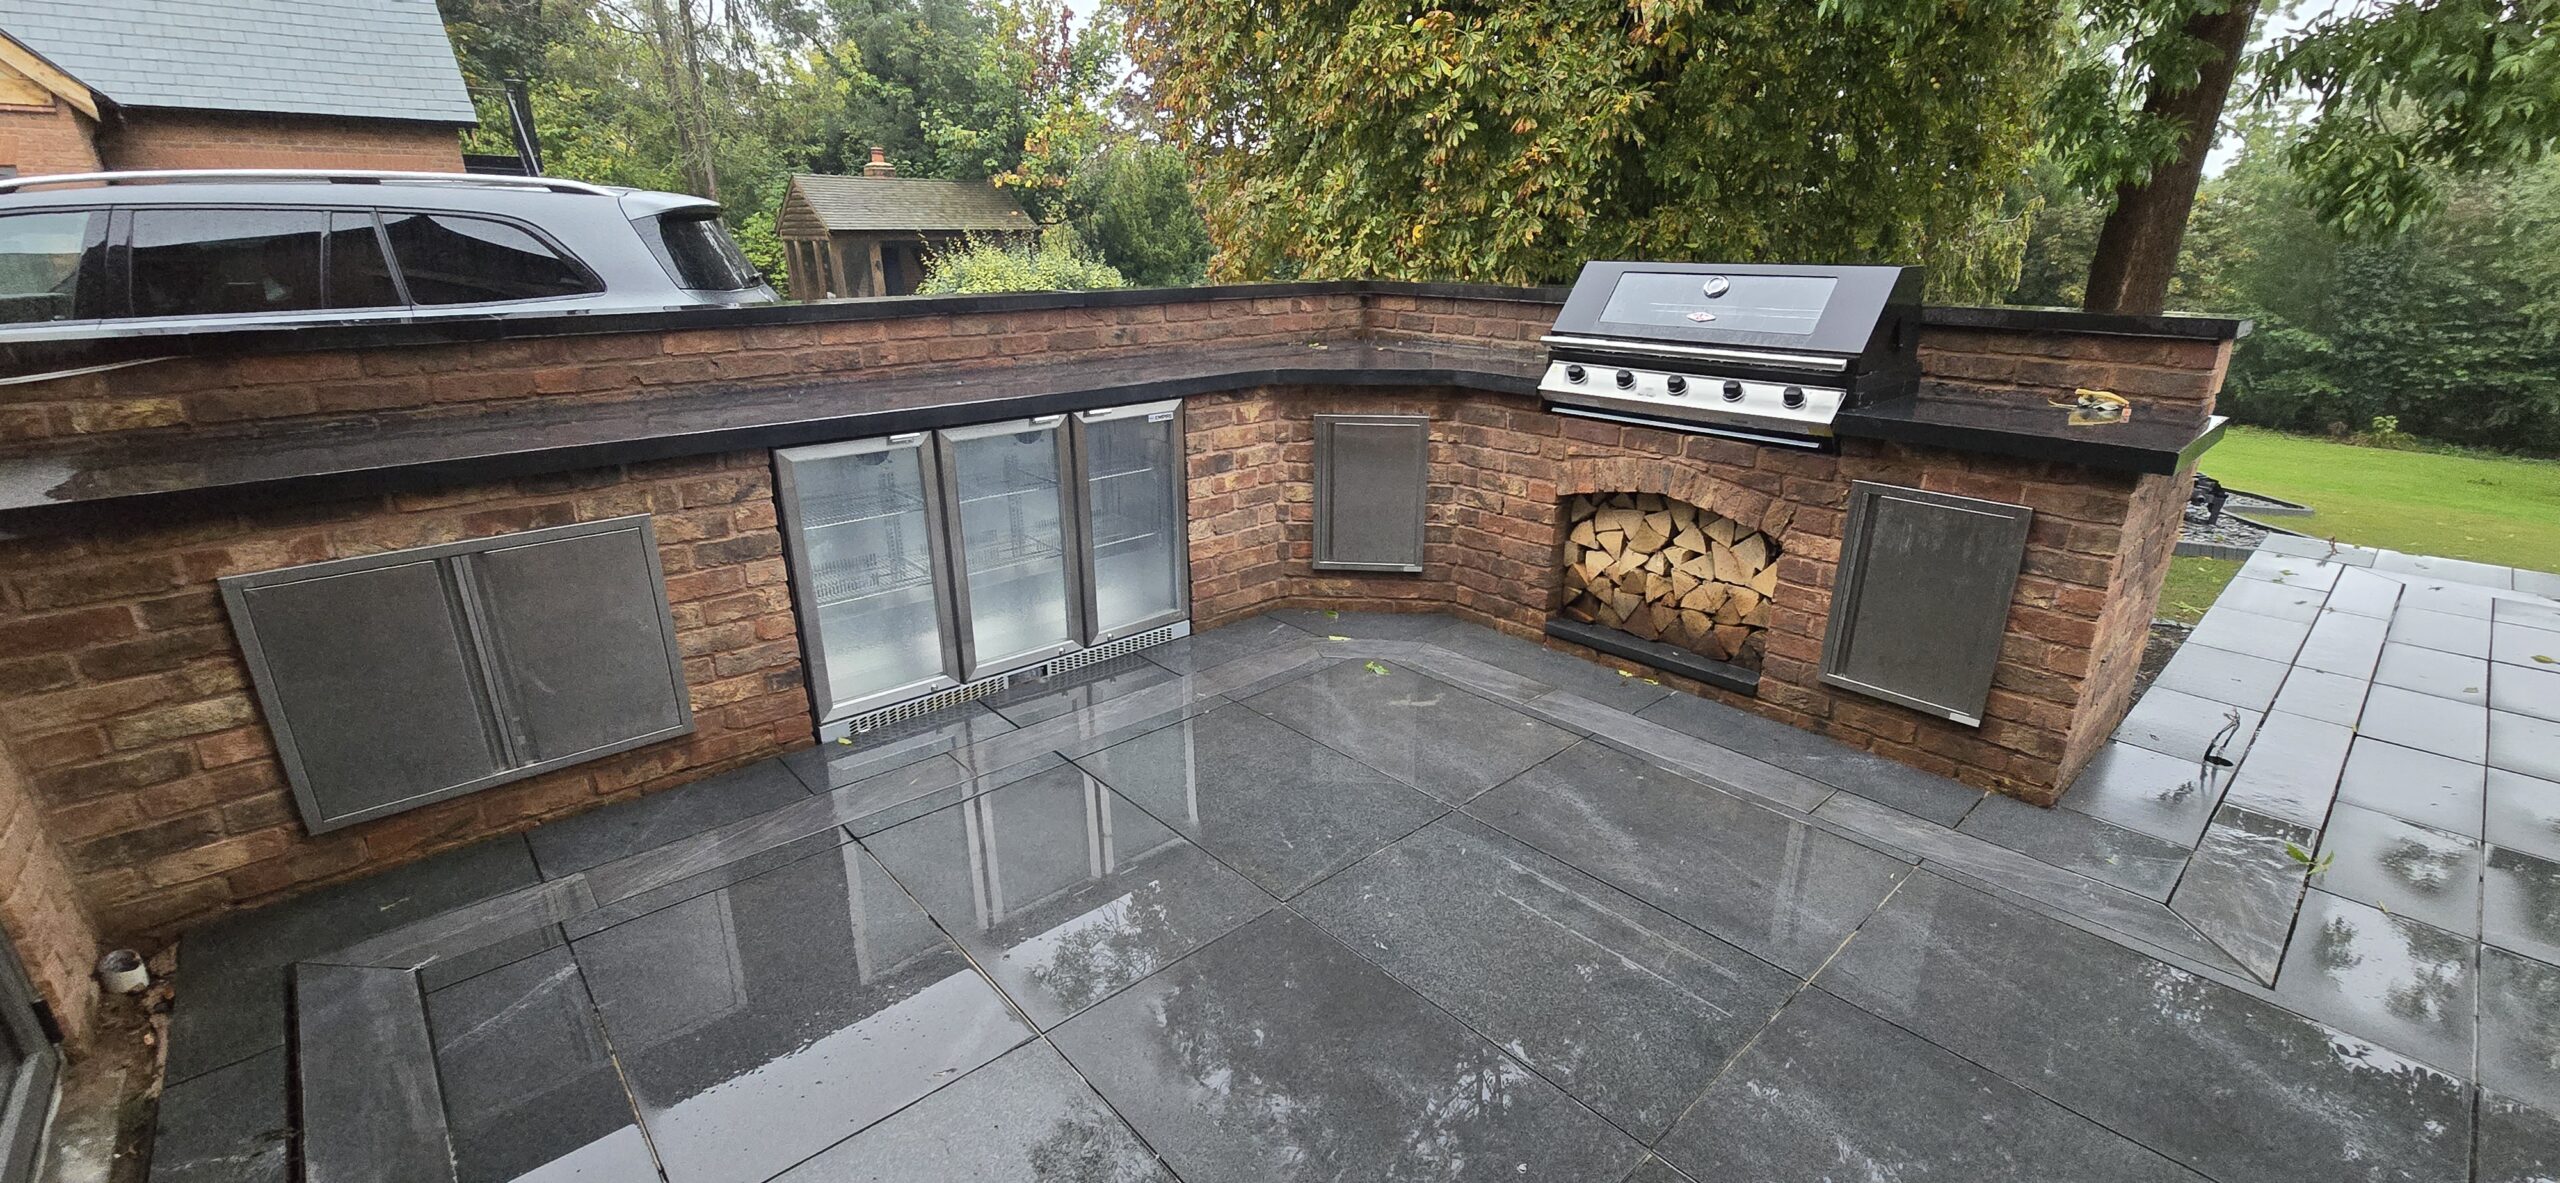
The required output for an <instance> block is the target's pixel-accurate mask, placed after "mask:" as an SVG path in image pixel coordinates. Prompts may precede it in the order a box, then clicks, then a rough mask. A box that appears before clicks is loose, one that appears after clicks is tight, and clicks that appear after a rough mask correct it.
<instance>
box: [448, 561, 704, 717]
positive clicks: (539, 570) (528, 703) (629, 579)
mask: <svg viewBox="0 0 2560 1183" xmlns="http://www.w3.org/2000/svg"><path fill="white" fill-rule="evenodd" d="M657 553H658V552H657V547H655V546H653V545H651V544H650V542H649V539H648V537H647V535H646V534H645V533H644V532H643V531H641V530H640V529H639V527H638V526H637V525H634V526H632V527H630V528H627V529H620V530H611V531H607V532H604V533H600V534H580V535H576V536H574V537H569V538H562V539H558V540H556V541H551V542H536V543H530V544H527V545H523V546H505V547H498V548H495V549H491V550H487V551H483V552H480V553H478V554H474V555H470V556H468V557H467V558H465V559H463V560H462V561H463V562H464V563H465V564H467V568H468V570H469V572H470V575H471V578H469V579H467V580H466V581H465V582H466V583H468V584H470V585H471V586H473V587H475V588H476V592H475V597H476V600H477V604H476V610H478V611H480V612H481V613H482V614H483V615H484V616H485V618H486V619H487V621H488V624H487V629H488V634H489V640H490V643H491V645H492V646H493V647H494V648H495V650H496V651H497V654H498V660H497V662H496V666H497V672H498V674H499V676H498V677H497V678H496V679H494V681H495V683H496V685H497V691H498V695H497V700H498V711H499V715H500V716H501V718H502V719H504V720H505V721H506V724H507V726H508V728H509V729H510V735H511V738H512V739H513V741H514V743H515V746H516V759H517V760H518V761H519V762H521V763H539V762H543V761H550V760H571V759H576V758H578V757H581V756H583V755H585V754H586V753H588V752H592V751H595V750H597V749H599V748H606V747H611V746H613V745H615V744H623V743H628V742H629V741H631V740H632V739H634V738H637V737H655V736H663V735H673V734H676V733H677V732H679V731H681V730H682V729H683V728H684V725H685V706H684V704H685V686H684V669H683V667H682V666H681V665H678V664H676V663H675V662H674V661H672V660H671V657H672V655H673V654H674V652H675V644H674V638H673V637H671V636H669V635H668V634H667V632H666V624H667V611H666V609H665V607H663V606H662V605H661V604H660V603H659V601H658V597H657V595H656V588H657V587H658V586H659V579H658V569H657V562H656V559H657Z"/></svg>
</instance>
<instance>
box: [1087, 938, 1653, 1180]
mask: <svg viewBox="0 0 2560 1183" xmlns="http://www.w3.org/2000/svg"><path fill="white" fill-rule="evenodd" d="M1054 1038H1055V1041H1056V1043H1057V1045H1058V1048H1059V1050H1061V1051H1063V1052H1065V1053H1066V1056H1067V1059H1068V1061H1069V1062H1070V1063H1072V1064H1073V1065H1074V1066H1075V1067H1076V1069H1077V1070H1078V1071H1079V1072H1081V1073H1082V1074H1083V1075H1084V1076H1085V1078H1086V1079H1088V1080H1090V1081H1091V1082H1092V1083H1093V1085H1094V1087H1095V1088H1096V1089H1098V1090H1100V1091H1101V1093H1102V1095H1103V1096H1104V1097H1105V1098H1106V1099H1108V1100H1109V1101H1110V1103H1111V1105H1112V1107H1113V1108H1115V1109H1116V1110H1118V1111H1119V1113H1120V1114H1121V1115H1122V1116H1123V1117H1125V1118H1126V1119H1127V1120H1128V1121H1129V1123H1130V1125H1131V1126H1133V1127H1134V1128H1136V1130H1137V1131H1138V1133H1139V1134H1140V1135H1141V1136H1143V1137H1145V1138H1146V1139H1147V1141H1148V1143H1149V1144H1151V1145H1153V1146H1154V1147H1155V1148H1156V1150H1157V1151H1158V1152H1160V1153H1162V1154H1163V1155H1164V1157H1165V1160H1166V1162H1167V1163H1168V1164H1170V1165H1171V1166H1172V1167H1173V1169H1174V1171H1175V1172H1176V1173H1177V1174H1179V1175H1180V1176H1181V1177H1182V1178H1183V1179H1184V1180H1185V1181H1186V1183H1231V1181H1232V1183H1263V1181H1274V1183H1278V1181H1289V1180H1334V1179H1355V1178H1356V1179H1375V1180H1403V1179H1412V1180H1423V1179H1431V1180H1444V1179H1445V1180H1466V1181H1486V1180H1504V1181H1510V1180H1520V1179H1614V1178H1618V1177H1620V1176H1622V1175H1624V1174H1625V1173H1626V1172H1627V1171H1628V1170H1630V1169H1631V1168H1632V1167H1633V1166H1634V1165H1635V1163H1636V1162H1637V1161H1638V1159H1639V1158H1640V1157H1641V1156H1642V1154H1643V1149H1642V1147H1640V1146H1638V1145H1637V1144H1636V1143H1635V1142H1634V1141H1633V1140H1631V1139H1629V1138H1628V1137H1627V1136H1626V1135H1624V1134H1622V1133H1619V1132H1618V1131H1617V1130H1615V1129H1613V1128H1611V1127H1610V1126H1609V1124H1608V1123H1607V1122H1605V1121H1602V1120H1601V1119H1600V1117H1599V1116H1598V1115H1597V1114H1594V1113H1592V1112H1591V1111H1590V1110H1588V1109H1585V1108H1583V1107H1582V1106H1581V1105H1579V1104H1577V1103H1575V1102H1574V1101H1573V1099H1572V1098H1570V1097H1568V1096H1566V1095H1565V1094H1564V1093H1563V1092H1561V1091H1560V1090H1558V1089H1557V1088H1556V1086H1554V1085H1552V1084H1549V1083H1547V1082H1546V1081H1545V1080H1543V1079H1540V1078H1539V1077H1538V1076H1537V1075H1536V1074H1535V1073H1533V1072H1531V1071H1529V1070H1528V1069H1527V1068H1525V1067H1523V1066H1521V1064H1520V1063H1519V1062H1518V1061H1517V1060H1514V1059H1512V1058H1511V1057H1510V1056H1509V1055H1506V1054H1505V1053H1504V1052H1503V1051H1502V1049H1500V1048H1498V1047H1495V1046H1494V1045H1493V1044H1492V1043H1490V1042H1487V1041H1486V1040H1485V1039H1484V1038H1483V1037H1481V1036H1479V1035H1477V1034H1475V1033H1474V1032H1472V1031H1469V1030H1467V1029H1466V1027H1465V1026H1463V1025H1461V1024H1460V1023H1459V1022H1458V1021H1457V1020H1456V1019H1454V1018H1451V1017H1450V1016H1449V1015H1448V1014H1447V1013H1445V1012H1443V1011H1441V1010H1439V1009H1438V1008H1436V1007H1434V1006H1432V1005H1431V1004H1430V1003H1429V1002H1427V1001H1425V1000H1424V999H1423V998H1422V997H1421V996H1420V995H1418V994H1415V993H1414V992H1413V991H1412V990H1410V989H1407V988H1406V987H1404V986H1403V985H1400V984H1398V983H1397V982H1396V981H1395V980H1394V979H1393V978H1390V977H1388V976H1387V975H1386V973H1385V972H1384V971H1381V970H1379V969H1378V968H1377V967H1375V966H1373V965H1370V964H1369V963H1367V962H1365V961H1362V960H1361V959H1360V958H1359V957H1357V956H1355V955H1353V953H1352V952H1351V950H1349V949H1347V948H1344V947H1343V946H1342V944H1341V943H1340V942H1337V941H1335V940H1334V939H1333V938H1331V937H1329V936H1326V935H1325V934H1324V933H1323V932H1322V931H1321V930H1319V929H1318V928H1316V926H1315V925H1313V924H1311V923H1309V922H1307V921H1306V920H1303V919H1301V918H1299V917H1297V916H1295V915H1291V914H1289V913H1288V912H1285V911H1282V912H1274V913H1271V914H1269V915H1266V916H1264V917H1263V918H1262V919H1260V920H1257V921H1254V922H1253V923H1251V924H1248V925H1246V926H1245V927H1244V928H1242V929H1239V930H1237V931H1236V932H1234V933H1231V934H1229V935H1227V936H1226V937H1224V938H1221V939H1220V940H1218V941H1217V942H1215V943H1213V944H1211V945H1210V946H1209V947H1208V948H1206V949H1203V950H1201V951H1200V952H1199V953H1197V954H1195V955H1193V956H1191V957H1189V958H1186V959H1184V960H1183V961H1182V962H1180V963H1179V964H1176V965H1175V966H1173V967H1172V968H1170V969H1168V970H1166V971H1164V972H1162V973H1159V974H1156V975H1155V976H1153V977H1150V978H1148V979H1146V980H1145V981H1143V982H1141V983H1139V984H1138V985H1137V986H1135V987H1133V988H1131V989H1129V990H1126V991H1123V992H1121V993H1120V994H1118V995H1116V996H1114V997H1112V998H1111V999H1109V1000H1106V1001H1105V1002H1103V1003H1102V1004H1101V1005H1099V1006H1096V1007H1094V1008H1093V1009H1091V1010H1089V1011H1086V1012H1085V1013H1084V1014H1082V1015H1079V1016H1077V1017H1076V1018H1074V1019H1072V1020H1070V1021H1068V1022H1067V1023H1066V1025H1064V1026H1062V1027H1060V1028H1058V1030H1057V1032H1056V1033H1055V1036H1054Z"/></svg>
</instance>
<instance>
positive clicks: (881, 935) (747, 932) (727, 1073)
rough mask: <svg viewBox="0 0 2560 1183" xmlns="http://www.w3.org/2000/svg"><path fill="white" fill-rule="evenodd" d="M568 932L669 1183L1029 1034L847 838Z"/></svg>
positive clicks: (836, 1133)
mask: <svg viewBox="0 0 2560 1183" xmlns="http://www.w3.org/2000/svg"><path fill="white" fill-rule="evenodd" d="M571 948H572V950H573V951H574V952H575V954H576V956H577V960H578V964H579V967H580V968H581V969H582V970H583V971H584V973H585V976H586V980H587V986H588V989H589V991H590V992H591V993H592V994H593V996H594V998H595V1002H596V1007H597V1011H598V1013H599V1014H600V1015H601V1016H602V1018H603V1022H604V1027H605V1031H606V1034H607V1036H608V1037H609V1039H610V1040H611V1042H612V1046H613V1049H614V1054H615V1057H616V1059H617V1061H618V1062H619V1063H620V1064H621V1066H622V1070H623V1075H624V1078H625V1080H626V1082H627V1084H628V1087H629V1089H630V1092H631V1095H632V1097H633V1098H635V1099H636V1100H637V1102H638V1103H639V1107H640V1110H641V1114H642V1121H643V1124H644V1125H645V1126H646V1128H647V1129H648V1132H649V1137H650V1142H651V1144H652V1145H653V1146H654V1147H655V1148H656V1150H657V1153H658V1157H659V1160H660V1161H661V1162H662V1163H663V1164H664V1167H665V1170H666V1174H667V1177H668V1179H669V1180H670V1181H671V1183H697V1181H713V1180H717V1181H724V1183H725V1181H729V1180H756V1181H761V1180H764V1179H768V1178H770V1177H772V1176H773V1175H774V1174H776V1173H778V1172H780V1171H782V1170H783V1169H785V1168H787V1167H789V1166H791V1165H792V1164H794V1163H797V1162H799V1161H800V1160H802V1159H804V1158H807V1157H808V1156H810V1155H812V1154H815V1153H817V1152H818V1151H820V1150H823V1149H825V1148H827V1147H828V1146H831V1145H833V1144H835V1143H836V1142H838V1141H841V1140H843V1139H844V1138H845V1137H847V1136H849V1135H851V1134H853V1133H855V1132H857V1131H859V1130H861V1129H862V1128H864V1127H866V1126H868V1125H870V1124H871V1123H872V1122H874V1121H877V1120H879V1119H881V1118H883V1117H886V1116H888V1115H889V1114H891V1113H893V1112H896V1111H897V1110H898V1109H900V1108H903V1107H905V1106H906V1105H907V1104H909V1103H911V1102H913V1101H915V1100H917V1099H918V1098H920V1097H923V1096H924V1095H925V1094H926V1093H928V1092H931V1091H932V1090H933V1089H934V1088H935V1087H937V1086H939V1085H941V1084H944V1083H946V1082H947V1081H949V1080H950V1079H952V1078H953V1077H956V1076H958V1075H960V1074H962V1073H965V1072H967V1071H969V1070H971V1069H973V1068H976V1067H978V1066H979V1065H981V1064H984V1063H986V1062H988V1061H990V1060H992V1059H994V1058H995V1057H997V1056H998V1055H1001V1054H1003V1053H1004V1052H1005V1051H1007V1050H1009V1049H1011V1048H1012V1047H1014V1046H1016V1045H1017V1044H1020V1043H1022V1042H1024V1041H1025V1040H1027V1039H1028V1038H1030V1036H1031V1033H1032V1032H1031V1028H1030V1027H1029V1026H1028V1025H1026V1024H1025V1023H1024V1022H1023V1021H1022V1019H1021V1018H1019V1017H1018V1016H1017V1015H1016V1014H1015V1013H1014V1011H1013V1009H1012V1008H1011V1007H1009V1006H1007V1005H1006V1004H1005V1002H1004V999H1003V997H1002V996H1001V995H999V994H998V993H997V992H996V990H995V988H994V987H993V986H991V985H989V984H988V982H987V980H986V979H985V978H983V977H981V976H979V974H978V972H977V971H976V970H974V969H972V968H971V967H970V965H969V962H968V960H967V958H965V957H963V956H962V955H961V953H960V951H959V950H958V949H957V948H955V947H953V946H952V945H951V943H950V942H949V941H948V940H946V939H945V938H944V937H943V935H942V933H941V932H940V931H939V930H938V929H937V928H936V927H935V926H934V923H933V921H932V920H931V919H930V918H929V917H927V916H926V915H925V913H924V911H923V910H922V909H921V908H918V907H917V906H916V905H915V903H914V902H913V901H911V900H909V899H908V898H907V895H906V893H905V892H903V891H901V890H900V889H899V887H898V885H897V883H896V882H895V881H893V880H892V879H891V878H890V877H889V875H888V873H887V872H886V871H884V870H882V869H881V868H880V866H879V864H878V863H877V862H875V861H874V860H873V859H872V858H871V856H869V855H868V854H865V853H863V852H862V851H861V850H860V849H859V848H857V847H851V846H845V847H837V848H835V849H833V850H829V851H827V852H825V853H822V854H819V855H815V856H812V857H810V858H806V859H802V860H800V861H799V862H796V863H793V864H791V865H789V866H786V867H783V868H781V869H779V870H774V871H769V872H766V873H765V874H763V875H759V876H757V877H755V878H753V879H748V880H745V881H743V882H740V883H737V884H733V885H731V886H729V887H725V888H722V889H720V890H718V891H715V892H711V893H708V894H705V895H701V896H696V897H695V898H693V899H690V900H687V901H685V902H684V903H681V904H677V905H675V906H673V907H670V908H664V909H661V910H659V911H656V912H652V913H650V914H648V915H646V916H642V917H640V918H639V919H636V920H633V921H630V922H628V923H625V924H620V925H616V926H615V927H612V928H608V929H606V930H604V931H603V932H600V933H597V934H595V935H593V936H590V937H586V938H584V939H582V940H579V941H577V942H574V943H573V944H572V946H571Z"/></svg>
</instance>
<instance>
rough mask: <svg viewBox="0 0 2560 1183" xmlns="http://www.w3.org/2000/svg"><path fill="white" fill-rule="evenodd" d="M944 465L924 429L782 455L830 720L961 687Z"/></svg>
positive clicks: (823, 711) (791, 535) (791, 528)
mask: <svg viewBox="0 0 2560 1183" xmlns="http://www.w3.org/2000/svg"><path fill="white" fill-rule="evenodd" d="M940 466H941V455H940V453H939V450H938V449H936V448H934V447H933V446H932V441H931V438H930V437H929V436H927V435H926V434H925V433H923V432H914V433H910V434H906V435H893V436H888V437H885V438H880V439H866V440H854V441H852V442H850V443H842V444H822V445H819V446H816V447H808V448H786V449H784V450H782V451H779V452H776V453H774V473H775V479H776V481H777V482H778V484H779V487H780V490H781V494H782V523H783V532H782V533H783V541H784V545H785V546H786V547H787V548H788V550H789V553H790V557H791V582H792V595H793V598H794V599H795V600H796V601H797V602H798V604H799V607H800V621H801V625H800V627H801V633H802V637H803V644H802V648H803V650H804V651H805V653H806V654H807V660H808V664H809V687H810V694H811V697H812V698H813V699H814V700H815V702H816V704H817V707H818V713H819V717H821V718H825V719H834V718H840V717H842V716H845V715H850V714H855V713H857V712H860V711H865V710H869V709H871V708H873V707H877V706H886V705H888V704H890V703H895V702H902V701H904V700H906V699H910V698H914V697H916V696H918V695H922V694H930V693H932V692H934V691H936V690H942V689H947V688H949V687H952V686H957V685H959V684H960V683H959V671H960V646H959V641H958V636H959V630H958V626H957V623H956V620H955V618H954V617H953V615H952V595H951V576H950V557H949V555H948V554H947V553H946V541H945V539H944V537H943V529H942V521H943V512H942V506H943V497H944V490H943V484H942V476H941V467H940Z"/></svg>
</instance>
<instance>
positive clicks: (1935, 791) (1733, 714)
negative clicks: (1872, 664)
mask: <svg viewBox="0 0 2560 1183" xmlns="http://www.w3.org/2000/svg"><path fill="white" fill-rule="evenodd" d="M1641 715H1642V717H1643V718H1645V719H1648V720H1651V721H1653V722H1656V723H1660V724H1662V725H1663V726H1665V727H1669V728H1672V729H1674V730H1677V731H1681V732H1685V733H1687V734H1689V735H1693V736H1696V737H1698V738H1700V739H1703V740H1706V741H1707V742H1709V743H1713V744H1718V745H1721V746H1723V747H1726V748H1730V749H1732V750H1734V751H1737V752H1740V753H1742V754H1743V755H1746V756H1749V757H1752V758H1753V759H1757V760H1763V761H1766V762H1768V763H1770V764H1774V765H1777V766H1778V767H1780V768H1784V769H1786V770H1788V771H1790V772H1794V773H1797V774H1799V775H1802V776H1808V777H1811V778H1813V779H1814V780H1817V781H1820V782H1822V783H1823V784H1826V785H1829V786H1831V787H1833V788H1836V789H1840V790H1843V791H1846V792H1851V793H1856V794H1857V795H1859V796H1861V797H1864V798H1866V799H1868V800H1870V801H1876V802H1880V803H1882V804H1885V805H1890V806H1893V807H1894V808H1896V809H1899V810H1901V811H1903V812H1904V813H1908V814H1911V815H1913V816H1915V817H1924V818H1927V819H1929V820H1930V821H1933V822H1937V823H1938V824H1940V825H1947V826H1952V825H1954V824H1956V823H1957V822H1958V821H1961V820H1963V818H1964V815H1965V813H1966V811H1968V810H1970V809H1972V808H1973V806H1974V803H1975V802H1978V801H1980V800H1982V799H1983V795H1984V794H1983V793H1982V791H1981V790H1980V789H1976V788H1973V787H1971V786H1969V785H1966V784H1964V783H1962V782H1959V781H1955V780H1950V779H1948V778H1946V777H1943V776H1938V775H1935V774H1933V773H1929V772H1924V771H1922V770H1920V769H1917V768H1913V767H1911V766H1910V765H1908V764H1903V763H1900V762H1898V761H1894V760H1888V759H1886V758H1884V757H1882V756H1879V755H1876V754H1875V753H1873V752H1865V751H1860V750H1858V749H1857V748H1853V747H1850V746H1849V745H1847V744H1844V743H1841V742H1840V741H1838V740H1836V739H1832V738H1831V737H1829V736H1825V735H1815V734H1814V733H1812V732H1810V731H1806V730H1804V729H1803V728H1801V727H1791V726H1788V725H1787V724H1785V723H1781V722H1779V721H1777V720H1775V719H1769V718H1763V717H1761V716H1759V715H1755V714H1752V713H1751V712H1749V711H1745V710H1740V709H1737V708H1734V707H1729V706H1726V705H1725V704H1723V703H1720V702H1715V701H1713V700H1710V699H1705V698H1699V697H1696V696H1694V695H1688V694H1681V695H1675V696H1673V697H1670V698H1666V699H1664V700H1662V701H1661V702H1659V703H1656V704H1654V705H1653V706H1650V707H1647V708H1646V709H1645V710H1644V711H1642V712H1641ZM1815 804H1819V802H1815ZM1806 808H1811V806H1807V807H1806Z"/></svg>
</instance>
